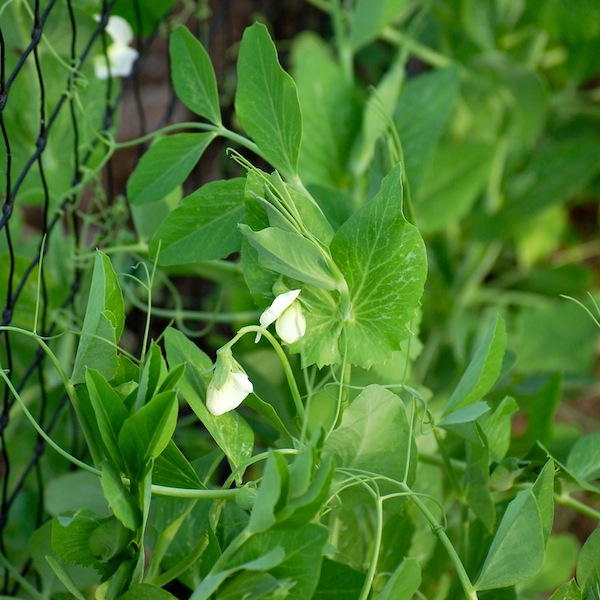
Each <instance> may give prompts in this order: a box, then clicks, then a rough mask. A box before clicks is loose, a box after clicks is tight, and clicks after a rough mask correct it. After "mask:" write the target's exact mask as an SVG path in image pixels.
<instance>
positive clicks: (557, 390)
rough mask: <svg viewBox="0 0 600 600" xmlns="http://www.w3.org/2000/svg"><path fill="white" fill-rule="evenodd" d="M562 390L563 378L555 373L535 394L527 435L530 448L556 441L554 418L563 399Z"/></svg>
mask: <svg viewBox="0 0 600 600" xmlns="http://www.w3.org/2000/svg"><path fill="white" fill-rule="evenodd" d="M562 389H563V386H562V376H561V375H560V374H559V373H553V374H552V375H550V376H549V377H548V380H547V381H546V382H545V384H544V386H543V387H542V389H541V390H540V391H539V392H537V393H536V394H535V396H534V399H533V405H532V408H531V412H530V415H529V423H528V426H527V431H526V433H525V439H526V440H527V442H528V444H529V445H530V446H532V445H533V444H535V443H538V442H539V443H542V444H550V443H551V442H552V440H553V439H554V417H555V415H556V410H557V408H558V405H559V404H560V402H561V400H562V398H563V393H562Z"/></svg>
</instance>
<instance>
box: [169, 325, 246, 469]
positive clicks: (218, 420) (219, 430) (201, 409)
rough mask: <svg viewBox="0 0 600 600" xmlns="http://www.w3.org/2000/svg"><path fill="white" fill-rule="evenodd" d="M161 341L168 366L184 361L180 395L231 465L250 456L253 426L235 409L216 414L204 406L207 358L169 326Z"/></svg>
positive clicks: (208, 373)
mask: <svg viewBox="0 0 600 600" xmlns="http://www.w3.org/2000/svg"><path fill="white" fill-rule="evenodd" d="M164 340H165V350H166V354H167V360H168V361H169V365H171V366H172V365H177V364H181V363H185V364H186V370H185V373H184V375H183V378H182V379H181V382H180V384H179V392H180V394H181V396H182V397H183V398H184V399H185V401H186V402H187V403H188V404H189V406H190V408H191V409H192V410H193V411H194V413H195V414H196V416H197V417H198V418H199V419H200V421H201V422H202V424H203V425H204V426H205V427H206V429H207V430H208V433H209V434H210V435H211V436H212V438H213V439H214V440H215V443H216V444H217V445H218V446H219V448H221V450H223V452H224V453H225V456H226V457H227V460H228V461H229V464H230V465H231V468H232V469H236V468H237V467H239V466H240V465H241V464H242V463H244V462H245V461H247V460H248V459H249V458H250V457H251V456H252V450H253V447H254V433H253V431H252V429H251V428H250V426H249V425H248V424H247V423H246V421H245V420H244V418H243V417H242V416H241V415H240V414H239V413H238V412H237V411H231V412H228V413H225V414H224V415H221V416H220V417H215V416H213V415H212V414H211V413H210V412H209V411H208V409H207V408H206V405H205V404H204V401H203V399H204V398H205V397H206V386H207V385H208V382H209V381H210V378H211V375H212V361H211V360H210V358H209V357H208V356H207V355H206V354H204V352H202V350H200V348H198V346H196V344H194V342H192V341H190V340H189V339H188V338H186V337H185V335H184V334H183V333H181V332H180V331H177V330H176V329H173V328H171V327H169V328H167V329H166V330H165V336H164Z"/></svg>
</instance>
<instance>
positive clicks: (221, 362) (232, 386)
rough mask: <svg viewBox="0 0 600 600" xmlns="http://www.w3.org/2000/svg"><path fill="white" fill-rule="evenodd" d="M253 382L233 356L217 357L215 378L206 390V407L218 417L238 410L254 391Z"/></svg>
mask: <svg viewBox="0 0 600 600" xmlns="http://www.w3.org/2000/svg"><path fill="white" fill-rule="evenodd" d="M253 389H254V388H253V386H252V382H251V381H250V379H248V375H246V373H244V371H243V370H242V367H240V365H239V364H238V363H237V362H236V361H235V360H234V359H233V357H232V356H231V354H230V353H229V354H228V353H225V354H220V355H218V357H217V365H216V367H215V376H214V377H213V378H212V381H211V382H210V383H209V384H208V388H207V390H206V407H207V408H208V410H209V411H210V412H211V413H212V414H213V415H215V417H218V416H219V415H222V414H224V413H226V412H229V411H230V410H233V409H235V408H237V407H238V406H239V405H240V404H241V403H242V402H243V401H244V399H245V398H246V396H248V394H251V393H252V390H253Z"/></svg>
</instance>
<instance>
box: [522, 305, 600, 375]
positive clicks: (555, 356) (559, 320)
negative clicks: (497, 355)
mask: <svg viewBox="0 0 600 600" xmlns="http://www.w3.org/2000/svg"><path fill="white" fill-rule="evenodd" d="M515 329H516V332H515V334H514V335H513V344H512V348H511V349H512V350H513V351H514V352H515V354H516V355H517V356H518V357H519V362H518V363H517V365H516V369H518V370H519V371H520V372H521V373H552V372H555V371H557V372H559V373H573V374H584V373H589V372H590V369H591V367H592V363H593V356H594V348H595V345H596V342H597V331H595V330H594V327H590V324H589V322H588V321H587V319H585V318H582V311H581V308H580V307H579V306H577V305H576V304H575V303H574V302H565V301H556V302H554V301H548V302H544V303H543V304H541V305H538V306H536V307H524V308H523V309H522V310H521V311H520V313H519V315H518V317H517V319H516V323H515Z"/></svg>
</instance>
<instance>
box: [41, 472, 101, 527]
mask: <svg viewBox="0 0 600 600" xmlns="http://www.w3.org/2000/svg"><path fill="white" fill-rule="evenodd" d="M44 508H45V510H46V511H47V512H48V513H49V514H50V515H52V516H56V515H59V514H61V513H74V512H76V511H78V510H81V509H87V510H89V511H90V512H93V513H95V514H97V515H99V516H100V517H107V516H108V515H109V514H110V510H109V508H108V504H107V503H106V498H105V497H104V494H103V492H102V486H101V485H100V480H99V478H98V476H97V475H93V474H92V473H88V472H87V471H82V470H79V471H72V472H70V473H64V474H63V475H59V476H57V477H53V478H52V479H51V480H50V481H48V482H47V484H46V486H45V490H44Z"/></svg>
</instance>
